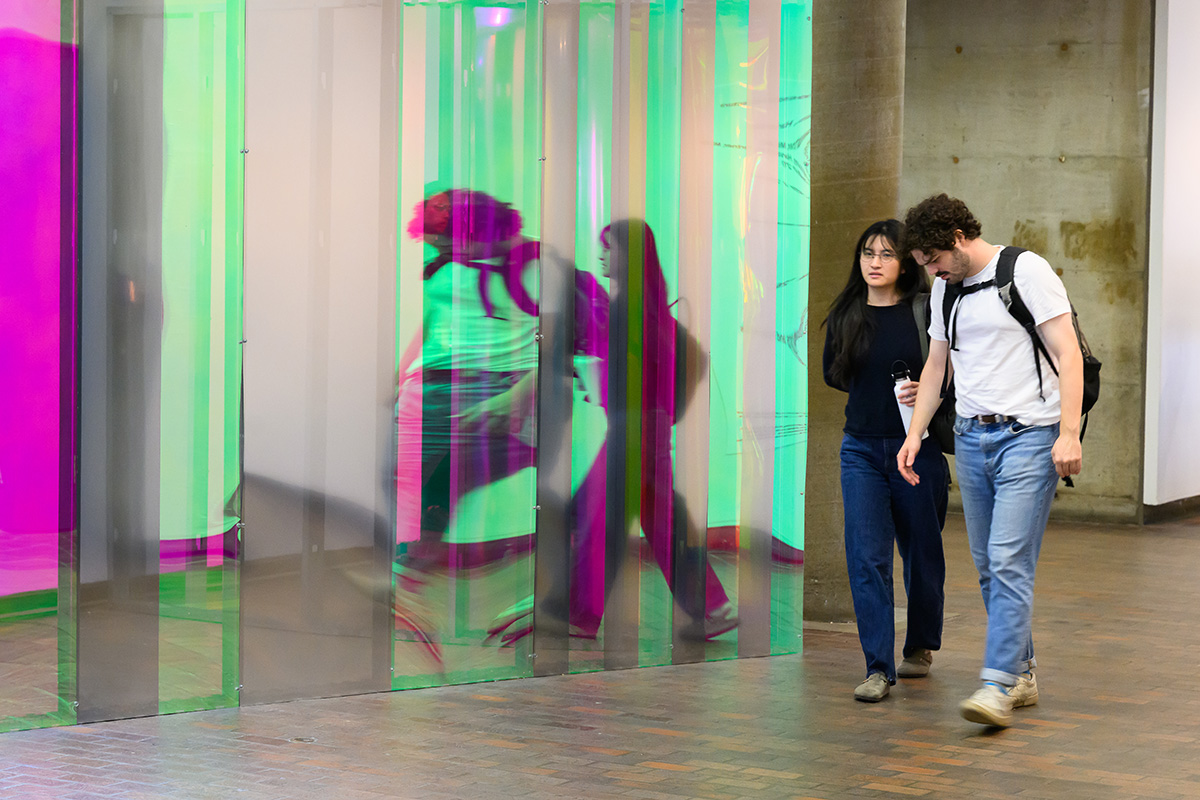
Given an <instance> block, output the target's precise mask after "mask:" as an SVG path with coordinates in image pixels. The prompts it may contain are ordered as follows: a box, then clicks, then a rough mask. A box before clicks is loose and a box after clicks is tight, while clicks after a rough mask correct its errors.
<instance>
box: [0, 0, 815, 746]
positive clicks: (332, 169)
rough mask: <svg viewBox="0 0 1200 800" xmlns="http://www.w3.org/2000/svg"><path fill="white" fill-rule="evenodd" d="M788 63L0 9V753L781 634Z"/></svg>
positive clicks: (334, 10) (790, 544)
mask: <svg viewBox="0 0 1200 800" xmlns="http://www.w3.org/2000/svg"><path fill="white" fill-rule="evenodd" d="M811 42H812V18H811V7H810V3H809V2H799V1H798V0H688V1H687V2H684V0H540V1H539V2H533V0H529V2H519V1H517V0H260V1H258V2H254V3H245V2H244V0H96V1H95V2H88V3H78V2H72V1H71V0H62V2H57V1H55V2H46V3H34V2H29V1H28V0H19V1H18V0H14V2H13V3H3V4H0V64H2V65H3V70H2V71H0V178H2V179H3V184H2V186H3V188H2V189H0V191H3V192H4V194H5V198H6V203H7V205H6V208H7V209H8V210H9V213H7V214H6V215H5V216H4V218H3V220H0V225H2V226H3V236H4V240H3V241H4V244H5V250H4V252H5V256H4V259H5V261H4V263H5V266H6V267H7V269H6V270H5V278H4V281H3V288H2V290H0V371H2V372H3V374H4V376H5V378H6V380H7V384H6V385H8V386H11V387H12V391H6V392H4V393H0V417H2V421H3V425H0V729H13V728H21V727H36V726H43V725H53V724H63V723H70V722H76V721H79V722H89V721H95V720H102V719H113V718H119V717H129V716H140V715H153V714H160V713H170V712H176V711H187V710H192V709H203V708H214V707H220V706H235V705H241V704H253V703H266V702H276V701H281V700H288V699H295V698H306V697H319V696H330V695H338V694H350V693H358V692H372V691H385V690H390V689H407V688H416V687H424V686H434V685H442V684H449V683H464V682H471V681H486V680H497V679H506V678H519V677H526V676H533V675H546V674H555V673H563V672H572V671H576V672H578V671H589V670H604V669H616V668H625V667H635V666H652V665H660V664H671V663H683V662H691V661H700V660H705V659H719V658H734V657H741V656H757V655H766V654H771V653H787V652H796V651H798V650H799V648H800V645H801V641H800V634H801V619H802V609H801V602H802V596H803V592H802V565H803V550H804V537H803V517H804V478H805V476H804V464H805V457H804V455H805V446H806V424H807V405H806V393H807V386H806V385H805V376H806V367H805V364H804V363H803V354H804V353H805V352H806V344H805V342H806V337H807V276H808V273H807V261H808V247H809V220H808V218H809V170H808V149H809V137H808V131H809V118H810V108H811V67H810V63H811V49H812V48H811Z"/></svg>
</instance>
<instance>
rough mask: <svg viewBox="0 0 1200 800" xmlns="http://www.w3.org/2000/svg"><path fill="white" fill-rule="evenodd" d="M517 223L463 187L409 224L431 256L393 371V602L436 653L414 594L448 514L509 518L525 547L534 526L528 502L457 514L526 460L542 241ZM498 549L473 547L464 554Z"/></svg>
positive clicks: (481, 520) (420, 209) (428, 205)
mask: <svg viewBox="0 0 1200 800" xmlns="http://www.w3.org/2000/svg"><path fill="white" fill-rule="evenodd" d="M521 227H522V220H521V215H520V213H518V212H517V211H516V210H515V209H513V208H512V207H511V206H509V205H508V204H507V203H504V202H502V201H500V200H497V199H496V198H494V197H492V196H491V195H488V194H486V193H484V192H477V191H470V190H465V189H450V190H446V191H437V192H436V193H433V194H431V195H430V196H429V197H427V198H426V199H425V200H424V201H423V202H421V203H420V204H418V206H417V207H416V209H415V210H414V215H413V217H412V219H411V221H410V222H409V224H408V233H409V235H410V236H411V237H413V238H414V239H421V240H423V241H424V242H425V243H426V245H427V246H428V247H427V249H428V258H427V260H426V262H425V265H424V269H423V274H422V277H423V295H424V311H423V319H422V326H421V333H420V335H419V336H418V337H417V338H415V339H414V340H413V341H412V342H411V343H410V344H409V345H408V347H407V348H406V349H405V351H404V353H403V355H402V356H401V359H400V368H399V376H400V380H399V393H398V399H397V402H396V438H397V472H396V488H397V543H398V547H397V554H398V559H397V577H398V580H397V587H396V601H395V609H396V614H397V618H398V624H400V625H405V626H407V629H408V630H409V631H410V632H412V633H413V634H414V635H415V636H416V638H417V641H419V642H421V643H422V644H424V645H425V646H426V647H427V648H428V652H429V655H430V657H431V658H432V659H434V660H435V661H436V662H440V661H441V659H442V654H441V648H440V646H439V643H438V640H439V638H440V637H439V635H438V633H437V632H436V631H435V630H434V629H433V628H434V623H433V622H432V620H431V613H432V612H431V611H430V609H429V608H428V605H427V599H426V598H425V597H423V594H424V589H425V587H426V584H428V583H429V581H430V573H431V572H433V571H435V570H442V569H445V568H447V567H449V566H451V564H450V554H451V552H452V549H451V548H447V547H445V546H444V545H445V544H446V541H447V534H448V533H449V531H450V528H451V523H452V521H453V523H454V525H455V527H456V528H457V529H459V530H462V529H471V528H476V529H481V528H484V527H492V526H496V527H501V528H508V527H509V526H513V525H515V526H516V527H517V529H518V530H521V531H522V533H523V534H525V538H524V542H523V546H524V547H526V548H527V547H528V535H529V534H532V532H533V528H532V503H530V504H529V505H528V506H526V507H524V508H517V509H514V510H513V514H512V516H513V517H514V518H513V519H507V520H506V519H498V518H497V517H496V512H497V510H498V509H496V508H491V509H489V510H490V512H491V513H489V514H481V513H461V512H462V509H463V506H462V504H461V501H462V500H463V498H464V497H465V496H466V495H467V494H468V493H470V492H472V491H474V490H477V489H480V488H482V487H485V486H488V485H489V484H493V483H496V482H498V481H502V480H504V479H506V478H510V477H512V476H514V475H517V474H518V473H521V472H522V471H523V470H525V469H528V468H530V467H532V466H533V463H534V449H533V448H534V436H535V433H534V419H533V408H534V406H533V403H534V394H535V389H536V376H537V373H536V367H537V359H538V345H537V339H536V338H535V336H536V334H537V327H538V319H537V312H538V309H537V302H536V296H537V281H538V275H537V260H538V256H539V247H538V243H537V242H535V241H532V240H530V239H528V238H527V237H525V236H524V235H523V234H522V232H521ZM485 508H486V507H485ZM476 532H477V531H476ZM466 552H471V549H470V548H467V550H466ZM496 555H498V554H497V553H488V552H486V548H475V550H474V553H473V561H476V562H484V563H486V562H489V561H492V560H494V557H495V556H496ZM460 563H461V560H460Z"/></svg>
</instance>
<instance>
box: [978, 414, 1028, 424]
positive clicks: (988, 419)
mask: <svg viewBox="0 0 1200 800" xmlns="http://www.w3.org/2000/svg"><path fill="white" fill-rule="evenodd" d="M971 419H977V420H979V421H980V422H983V423H985V424H987V425H991V424H992V423H994V422H1016V421H1017V418H1016V417H1010V416H1008V415H1007V414H976V415H975V416H973V417H971Z"/></svg>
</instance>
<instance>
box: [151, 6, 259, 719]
mask: <svg viewBox="0 0 1200 800" xmlns="http://www.w3.org/2000/svg"><path fill="white" fill-rule="evenodd" d="M194 8H195V5H194V4H191V3H187V2H183V1H182V0H171V1H170V2H168V3H167V4H166V7H165V9H164V10H165V16H164V19H163V42H164V45H163V84H162V85H163V99H162V109H163V187H162V198H163V201H162V202H163V209H162V220H163V221H162V290H163V333H162V363H161V426H162V427H161V439H160V441H161V475H160V487H161V497H160V503H159V508H160V537H161V539H162V542H163V544H162V556H161V570H162V574H161V576H160V580H159V604H160V621H159V681H160V685H159V699H160V708H161V709H162V710H163V711H164V712H166V711H184V710H191V709H198V708H213V707H218V706H225V705H235V704H236V703H237V692H236V686H237V683H238V680H237V671H236V665H237V661H238V658H237V643H238V638H237V617H238V606H237V598H238V588H237V568H236V544H235V543H236V540H237V533H236V531H237V524H238V521H239V514H240V509H239V498H238V487H239V484H240V454H239V414H240V396H241V345H240V340H241V285H242V274H241V263H242V261H241V256H242V254H241V227H242V213H241V207H242V199H241V198H242V163H241V153H240V151H241V148H242V127H243V122H242V120H243V114H244V111H243V83H244V78H243V69H244V68H243V45H242V41H243V36H244V34H243V27H244V21H243V20H244V9H243V7H242V4H241V3H240V2H236V0H235V1H233V2H227V3H219V4H210V5H209V7H208V8H207V9H206V10H203V11H195V10H194Z"/></svg>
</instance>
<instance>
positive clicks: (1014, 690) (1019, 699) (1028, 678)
mask: <svg viewBox="0 0 1200 800" xmlns="http://www.w3.org/2000/svg"><path fill="white" fill-rule="evenodd" d="M1008 696H1009V697H1011V698H1012V701H1013V708H1024V707H1025V706H1036V705H1037V701H1038V688H1037V676H1036V675H1034V674H1033V673H1032V672H1026V673H1025V674H1024V675H1022V676H1021V677H1020V678H1018V679H1017V685H1016V686H1010V687H1008Z"/></svg>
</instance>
